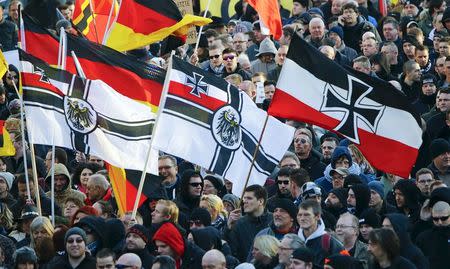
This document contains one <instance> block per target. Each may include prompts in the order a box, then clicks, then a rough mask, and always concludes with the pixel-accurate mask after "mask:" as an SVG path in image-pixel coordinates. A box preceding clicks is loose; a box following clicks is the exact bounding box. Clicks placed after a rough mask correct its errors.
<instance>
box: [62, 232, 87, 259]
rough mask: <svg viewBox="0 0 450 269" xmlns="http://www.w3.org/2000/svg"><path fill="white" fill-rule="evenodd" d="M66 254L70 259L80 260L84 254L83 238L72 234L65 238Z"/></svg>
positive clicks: (84, 244)
mask: <svg viewBox="0 0 450 269" xmlns="http://www.w3.org/2000/svg"><path fill="white" fill-rule="evenodd" d="M66 252H67V254H68V255H69V257H71V258H81V257H82V256H83V255H84V254H85V252H86V243H85V242H84V240H83V237H81V236H80V235H77V234H74V235H71V236H69V237H68V238H67V243H66Z"/></svg>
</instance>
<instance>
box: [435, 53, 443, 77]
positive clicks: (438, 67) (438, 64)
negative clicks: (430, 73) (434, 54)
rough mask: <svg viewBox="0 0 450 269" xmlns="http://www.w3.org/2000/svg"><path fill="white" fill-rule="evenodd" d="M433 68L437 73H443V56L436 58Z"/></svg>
mask: <svg viewBox="0 0 450 269" xmlns="http://www.w3.org/2000/svg"><path fill="white" fill-rule="evenodd" d="M435 70H436V72H437V73H438V74H439V75H445V58H444V57H439V58H438V59H437V60H436V65H435Z"/></svg>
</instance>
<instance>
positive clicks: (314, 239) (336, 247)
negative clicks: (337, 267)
mask: <svg viewBox="0 0 450 269" xmlns="http://www.w3.org/2000/svg"><path fill="white" fill-rule="evenodd" d="M326 233H327V232H326V231H325V225H324V223H323V220H322V219H320V220H319V222H318V226H317V229H316V230H315V231H314V232H313V233H312V234H311V235H310V236H308V237H307V238H305V235H304V234H303V229H299V230H298V233H297V235H298V237H300V240H301V241H302V242H304V243H305V245H306V247H308V248H309V249H310V250H311V251H313V252H314V262H313V264H314V265H315V266H318V267H319V268H323V263H324V260H325V258H326V257H328V256H330V255H332V254H336V253H339V252H340V251H342V250H344V247H343V245H342V244H341V243H340V242H339V241H338V240H337V239H336V238H334V237H333V236H331V235H330V247H329V249H328V251H326V250H325V249H324V247H323V243H322V237H323V236H324V234H326Z"/></svg>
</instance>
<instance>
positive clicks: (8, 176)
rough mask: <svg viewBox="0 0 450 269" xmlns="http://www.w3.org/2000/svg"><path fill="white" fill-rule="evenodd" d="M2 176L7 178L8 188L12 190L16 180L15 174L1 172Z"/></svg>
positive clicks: (0, 176) (0, 175)
mask: <svg viewBox="0 0 450 269" xmlns="http://www.w3.org/2000/svg"><path fill="white" fill-rule="evenodd" d="M2 178H3V179H5V181H6V185H8V190H10V189H11V186H12V184H13V181H14V175H13V174H11V173H10V172H0V179H2Z"/></svg>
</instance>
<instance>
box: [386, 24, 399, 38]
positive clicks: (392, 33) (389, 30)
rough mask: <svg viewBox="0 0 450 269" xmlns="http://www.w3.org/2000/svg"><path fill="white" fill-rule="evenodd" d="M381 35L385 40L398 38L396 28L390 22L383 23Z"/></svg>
mask: <svg viewBox="0 0 450 269" xmlns="http://www.w3.org/2000/svg"><path fill="white" fill-rule="evenodd" d="M383 36H384V39H386V41H395V40H397V38H398V29H397V27H394V25H393V24H392V23H386V24H385V25H383Z"/></svg>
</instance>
